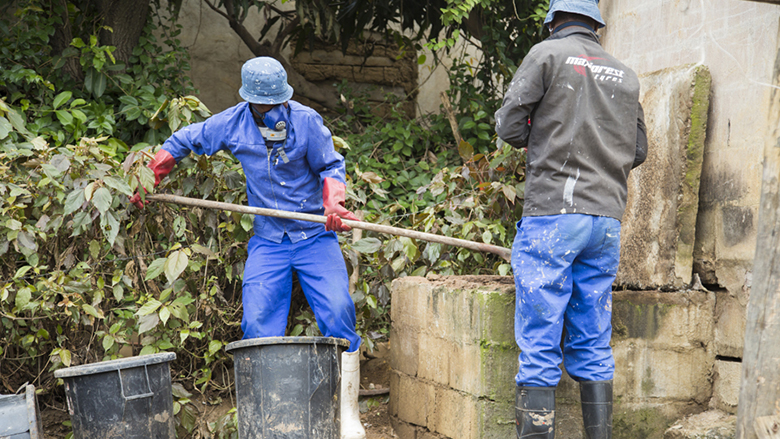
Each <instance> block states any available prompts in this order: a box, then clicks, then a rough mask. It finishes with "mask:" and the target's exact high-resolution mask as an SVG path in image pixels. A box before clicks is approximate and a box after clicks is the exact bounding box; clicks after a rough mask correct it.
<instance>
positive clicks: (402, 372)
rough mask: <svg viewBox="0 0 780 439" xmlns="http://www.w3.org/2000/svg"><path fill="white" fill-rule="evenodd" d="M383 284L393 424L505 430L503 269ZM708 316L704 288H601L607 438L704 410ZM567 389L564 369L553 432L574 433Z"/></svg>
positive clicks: (506, 295)
mask: <svg viewBox="0 0 780 439" xmlns="http://www.w3.org/2000/svg"><path fill="white" fill-rule="evenodd" d="M391 290H392V291H391V293H392V301H393V308H392V311H391V312H392V315H391V317H392V324H391V335H390V344H391V346H392V348H391V354H390V357H391V361H390V364H391V368H392V371H391V382H390V415H391V419H392V422H393V426H394V428H395V431H396V434H398V435H399V437H400V438H404V439H406V438H411V439H422V438H452V439H455V438H458V439H461V438H462V439H477V438H479V439H484V438H506V437H514V436H513V435H514V422H513V420H514V409H513V407H514V392H515V385H514V375H515V374H516V372H517V354H518V351H517V347H516V345H515V342H514V318H513V317H514V299H515V296H514V283H513V279H512V278H511V277H509V276H503V277H500V276H491V277H482V276H465V277H462V276H450V277H438V276H436V277H430V278H420V277H406V278H402V279H397V280H395V281H394V282H393V286H392V289H391ZM714 315H715V294H714V293H712V292H707V291H682V292H674V293H662V292H659V291H642V292H631V291H621V292H615V293H614V294H613V328H614V330H613V337H612V348H613V352H614V355H615V362H616V373H615V387H614V391H615V409H614V419H615V421H614V436H613V437H615V439H622V438H626V439H628V438H631V439H635V438H637V437H642V438H655V439H661V438H662V437H663V434H664V431H666V429H667V428H668V427H669V426H670V425H672V424H673V423H674V422H675V421H676V420H678V419H680V418H681V417H683V416H685V415H688V414H693V413H698V412H701V411H704V410H706V409H707V407H708V403H709V402H710V398H711V396H712V394H713V386H712V381H711V380H712V372H713V366H714V363H715V354H714V352H713V345H714V342H713V338H714V335H713V334H714ZM729 366H730V365H726V366H725V367H729ZM724 384H725V380H724ZM579 398H580V397H579V385H578V384H577V383H575V382H574V381H573V380H572V379H571V378H569V377H568V375H566V374H565V370H564V376H563V378H562V380H561V382H560V383H559V385H558V389H557V392H556V412H557V415H556V429H557V431H558V437H565V438H567V439H578V438H581V437H582V415H581V408H580V401H579Z"/></svg>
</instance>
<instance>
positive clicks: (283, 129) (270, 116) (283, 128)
mask: <svg viewBox="0 0 780 439" xmlns="http://www.w3.org/2000/svg"><path fill="white" fill-rule="evenodd" d="M252 110H253V111H255V110H254V108H253V109H252ZM262 117H263V124H265V127H261V128H260V133H261V134H262V135H263V138H264V139H265V140H268V141H271V142H281V141H283V140H285V139H286V138H287V127H288V125H289V117H290V114H289V110H288V109H287V107H285V106H284V105H276V106H275V107H273V108H271V109H270V110H268V111H267V112H265V113H264V114H262Z"/></svg>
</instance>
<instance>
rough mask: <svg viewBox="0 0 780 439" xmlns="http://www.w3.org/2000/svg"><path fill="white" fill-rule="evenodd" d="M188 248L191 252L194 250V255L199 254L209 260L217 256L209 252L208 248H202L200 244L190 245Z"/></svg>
mask: <svg viewBox="0 0 780 439" xmlns="http://www.w3.org/2000/svg"><path fill="white" fill-rule="evenodd" d="M190 248H192V250H194V251H195V252H196V253H200V254H202V255H204V256H206V257H208V258H209V259H213V258H216V257H217V254H216V253H214V252H213V251H211V249H209V248H208V247H204V246H202V245H200V244H192V246H190Z"/></svg>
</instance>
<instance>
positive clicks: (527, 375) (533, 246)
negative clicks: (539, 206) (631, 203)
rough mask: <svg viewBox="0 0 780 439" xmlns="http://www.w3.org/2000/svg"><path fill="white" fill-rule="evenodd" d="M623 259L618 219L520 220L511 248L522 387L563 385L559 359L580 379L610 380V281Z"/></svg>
mask: <svg viewBox="0 0 780 439" xmlns="http://www.w3.org/2000/svg"><path fill="white" fill-rule="evenodd" d="M619 260H620V221H618V220H616V219H614V218H609V217H601V216H591V215H582V214H563V215H549V216H530V217H524V218H522V219H521V220H520V221H518V223H517V235H516V236H515V241H514V244H513V245H512V271H513V274H514V277H515V286H516V306H515V340H516V341H517V345H518V347H519V348H520V350H521V353H520V355H519V358H518V360H519V371H518V373H517V376H516V377H515V382H516V383H517V385H518V386H538V387H553V386H557V385H558V382H559V381H560V378H561V370H560V368H559V365H560V364H561V360H563V362H564V366H565V368H566V371H567V373H568V374H569V375H570V376H571V377H572V378H574V380H576V381H602V380H610V379H612V377H613V374H614V370H615V360H614V358H613V356H612V348H611V347H610V345H609V342H610V338H611V337H612V321H611V320H612V282H613V281H614V280H615V275H616V274H617V268H618V262H619ZM564 328H565V330H566V337H565V339H564V340H563V352H561V336H562V333H563V329H564Z"/></svg>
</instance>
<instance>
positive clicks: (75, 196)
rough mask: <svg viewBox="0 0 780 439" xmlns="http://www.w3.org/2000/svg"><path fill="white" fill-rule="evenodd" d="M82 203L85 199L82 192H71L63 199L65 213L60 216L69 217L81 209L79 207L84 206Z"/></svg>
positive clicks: (77, 190) (78, 190)
mask: <svg viewBox="0 0 780 439" xmlns="http://www.w3.org/2000/svg"><path fill="white" fill-rule="evenodd" d="M84 201H86V198H84V191H83V190H81V189H75V190H73V191H72V192H71V193H69V194H68V197H67V198H66V199H65V211H64V212H63V213H62V214H63V215H70V214H71V213H73V212H75V211H77V210H78V209H80V208H81V205H82V204H84Z"/></svg>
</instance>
